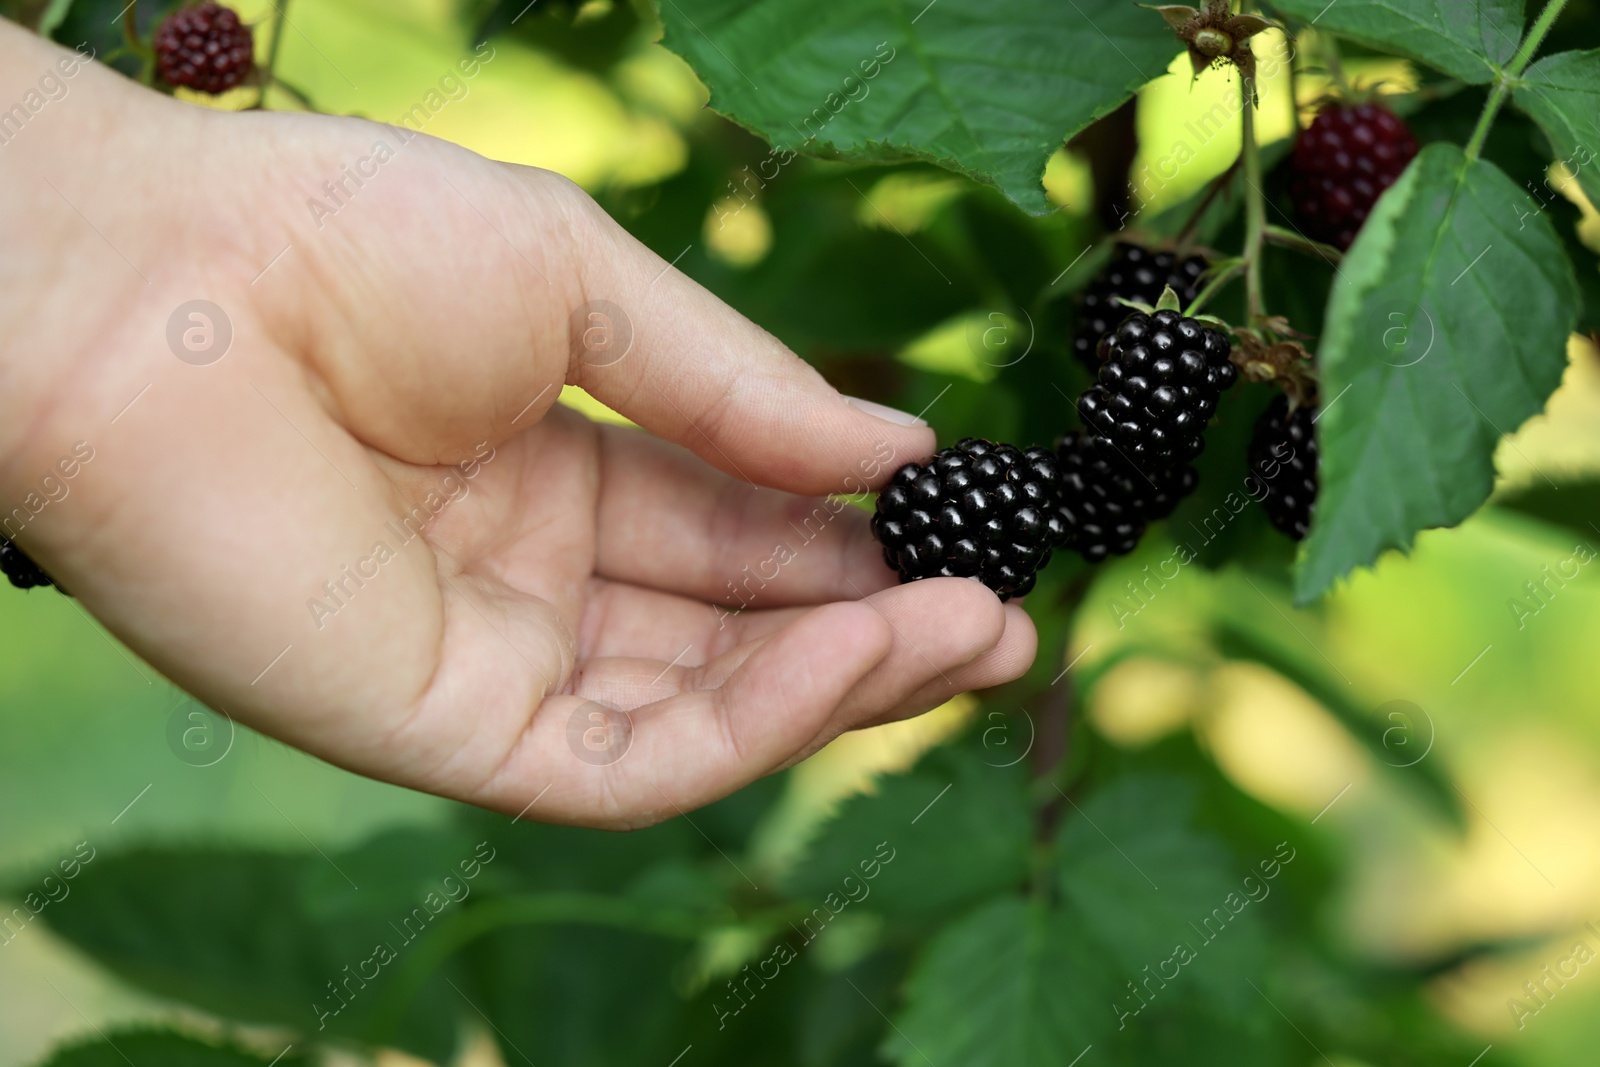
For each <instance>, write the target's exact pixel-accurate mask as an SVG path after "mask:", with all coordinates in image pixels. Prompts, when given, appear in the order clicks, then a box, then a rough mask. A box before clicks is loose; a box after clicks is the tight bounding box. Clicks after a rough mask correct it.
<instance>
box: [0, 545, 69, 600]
mask: <svg viewBox="0 0 1600 1067" xmlns="http://www.w3.org/2000/svg"><path fill="white" fill-rule="evenodd" d="M0 573H3V574H4V575H5V576H6V580H7V581H9V582H10V583H11V584H12V585H14V586H16V587H17V588H18V589H33V588H36V587H38V586H45V585H55V583H54V582H52V581H51V580H50V576H49V575H48V574H46V573H45V572H44V571H42V570H40V569H39V565H38V564H37V563H35V562H34V561H33V560H32V558H30V557H29V555H28V554H27V553H26V552H24V551H22V549H20V548H18V547H17V546H16V545H15V544H13V543H12V542H11V540H10V539H9V538H6V537H0ZM62 592H66V590H65V589H63V590H62Z"/></svg>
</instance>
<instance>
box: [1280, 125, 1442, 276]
mask: <svg viewBox="0 0 1600 1067" xmlns="http://www.w3.org/2000/svg"><path fill="white" fill-rule="evenodd" d="M1416 154H1417V139H1416V138H1415V137H1413V136H1412V134H1411V130H1410V129H1409V128H1408V127H1407V126H1406V124H1405V123H1404V122H1402V121H1400V119H1398V118H1397V117H1395V114H1394V113H1393V112H1392V111H1388V110H1386V109H1384V108H1381V107H1378V106H1377V105H1376V104H1356V105H1355V106H1353V107H1349V106H1343V105H1335V106H1332V107H1326V108H1323V109H1322V111H1320V112H1319V113H1318V114H1317V117H1316V118H1315V119H1313V120H1312V122H1311V125H1310V126H1309V127H1307V128H1306V129H1305V130H1304V131H1303V132H1302V133H1301V134H1300V138H1299V140H1297V141H1296V142H1295V145H1294V153H1293V154H1292V155H1291V156H1290V157H1289V197H1290V199H1292V200H1293V201H1294V211H1295V218H1296V221H1297V222H1298V223H1299V225H1300V228H1301V229H1302V230H1304V231H1305V234H1306V236H1307V237H1311V238H1314V239H1315V240H1318V241H1322V242H1325V243H1326V244H1330V245H1334V246H1336V247H1338V248H1349V247H1350V243H1351V242H1352V241H1354V240H1355V239H1356V231H1357V230H1359V229H1361V224H1362V223H1363V222H1366V221H1367V215H1368V213H1369V212H1371V211H1372V205H1373V204H1375V203H1377V202H1378V197H1379V196H1380V195H1382V193H1383V191H1384V190H1385V189H1387V188H1389V186H1391V185H1393V184H1394V183H1395V179H1397V178H1399V177H1400V173H1401V172H1402V171H1403V170H1405V169H1406V164H1408V163H1410V162H1411V159H1412V157H1413V156H1415V155H1416Z"/></svg>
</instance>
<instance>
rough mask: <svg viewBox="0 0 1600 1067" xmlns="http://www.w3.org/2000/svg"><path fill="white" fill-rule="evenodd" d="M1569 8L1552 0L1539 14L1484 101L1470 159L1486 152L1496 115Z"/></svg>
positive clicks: (1470, 143)
mask: <svg viewBox="0 0 1600 1067" xmlns="http://www.w3.org/2000/svg"><path fill="white" fill-rule="evenodd" d="M1566 6H1567V0H1550V2H1549V3H1548V4H1546V5H1545V6H1544V10H1543V11H1541V12H1539V18H1538V20H1537V21H1535V22H1534V24H1533V25H1532V26H1531V27H1530V28H1529V29H1528V35H1527V36H1526V37H1524V38H1523V39H1522V46H1521V47H1520V48H1518V49H1517V54H1516V55H1514V56H1512V57H1511V62H1510V63H1509V64H1507V65H1506V68H1505V69H1504V70H1502V71H1501V72H1500V73H1499V75H1497V76H1496V78H1495V80H1494V89H1493V90H1492V91H1490V93H1489V99H1488V100H1487V101H1485V102H1484V105H1483V114H1481V115H1479V116H1478V124H1477V126H1475V127H1473V130H1472V137H1471V138H1470V139H1469V140H1468V141H1467V148H1466V153H1467V158H1468V159H1469V160H1470V159H1477V158H1478V153H1479V152H1482V151H1483V143H1484V141H1486V140H1488V137H1489V127H1490V126H1492V125H1494V119H1495V116H1496V115H1498V114H1499V113H1500V108H1501V107H1502V106H1503V105H1504V104H1505V102H1506V97H1508V96H1510V95H1511V87H1512V85H1514V84H1515V83H1516V81H1517V79H1518V78H1520V77H1522V72H1523V71H1525V70H1527V69H1528V64H1529V63H1531V62H1533V54H1534V53H1535V52H1537V51H1538V50H1539V46H1540V45H1541V44H1543V43H1544V38H1545V34H1547V33H1549V32H1550V27H1551V26H1553V25H1555V21H1556V19H1557V17H1559V16H1560V14H1561V9H1562V8H1564V7H1566Z"/></svg>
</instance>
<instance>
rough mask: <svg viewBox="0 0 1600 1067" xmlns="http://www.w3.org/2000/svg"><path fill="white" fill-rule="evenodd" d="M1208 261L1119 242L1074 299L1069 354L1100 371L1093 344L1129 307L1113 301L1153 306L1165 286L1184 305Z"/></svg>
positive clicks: (1197, 288) (1197, 287) (1196, 288)
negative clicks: (1075, 320) (1075, 313)
mask: <svg viewBox="0 0 1600 1067" xmlns="http://www.w3.org/2000/svg"><path fill="white" fill-rule="evenodd" d="M1206 266H1207V263H1206V261H1205V258H1204V257H1203V256H1189V257H1187V258H1186V259H1182V260H1180V259H1179V258H1178V257H1177V256H1176V255H1174V254H1173V253H1171V252H1158V251H1154V250H1152V249H1149V248H1145V247H1144V246H1143V245H1136V244H1132V243H1130V242H1128V241H1118V242H1117V245H1116V247H1115V248H1114V249H1113V250H1112V252H1111V262H1110V263H1108V264H1106V268H1105V270H1104V271H1102V272H1101V274H1100V276H1099V277H1098V278H1096V279H1095V280H1094V281H1093V282H1092V283H1090V285H1089V287H1088V288H1086V289H1085V290H1084V291H1083V296H1082V297H1081V298H1080V299H1079V301H1078V328H1077V331H1076V332H1075V333H1074V334H1073V337H1072V354H1073V356H1074V357H1076V358H1077V360H1078V362H1079V363H1082V364H1083V365H1084V367H1085V368H1086V369H1087V370H1088V371H1089V373H1090V374H1093V373H1095V372H1096V371H1098V370H1099V369H1100V355H1099V352H1098V351H1097V346H1098V345H1099V344H1100V338H1102V337H1104V336H1105V335H1106V334H1107V333H1109V332H1110V331H1111V329H1112V328H1113V327H1114V326H1116V324H1117V323H1119V322H1121V321H1122V319H1123V318H1124V317H1125V316H1126V315H1127V314H1128V312H1129V310H1130V309H1129V308H1128V307H1127V306H1126V305H1124V304H1121V303H1119V302H1118V300H1119V299H1120V300H1132V301H1134V302H1136V303H1140V304H1150V305H1154V304H1155V302H1156V301H1157V300H1160V299H1161V293H1162V291H1163V290H1165V289H1166V288H1167V287H1169V286H1170V287H1171V288H1172V291H1173V292H1175V293H1177V294H1178V301H1179V303H1181V304H1184V305H1187V304H1188V303H1189V302H1190V301H1191V300H1193V299H1194V298H1195V296H1196V295H1198V293H1199V291H1200V275H1202V274H1204V273H1205V269H1206Z"/></svg>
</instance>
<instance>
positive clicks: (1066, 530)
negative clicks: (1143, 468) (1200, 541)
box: [1056, 430, 1199, 563]
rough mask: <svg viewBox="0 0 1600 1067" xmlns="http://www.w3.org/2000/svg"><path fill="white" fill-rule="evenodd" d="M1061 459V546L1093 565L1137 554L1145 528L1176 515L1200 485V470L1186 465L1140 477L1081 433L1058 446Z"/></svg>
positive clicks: (1106, 449)
mask: <svg viewBox="0 0 1600 1067" xmlns="http://www.w3.org/2000/svg"><path fill="white" fill-rule="evenodd" d="M1056 458H1057V460H1058V461H1059V463H1060V467H1061V500H1060V503H1059V504H1058V505H1057V506H1056V514H1057V517H1058V518H1059V520H1060V526H1061V530H1062V533H1061V538H1060V540H1059V542H1058V543H1059V544H1060V545H1061V547H1063V548H1070V549H1072V550H1073V551H1074V552H1077V553H1078V554H1079V555H1081V556H1083V558H1084V559H1086V560H1088V561H1089V562H1090V563H1098V562H1100V561H1101V560H1103V559H1105V558H1106V557H1107V556H1121V555H1126V554H1127V553H1129V552H1132V551H1133V549H1134V547H1135V546H1136V545H1137V544H1138V543H1139V538H1140V537H1142V536H1143V535H1144V530H1145V525H1146V524H1147V523H1150V522H1154V521H1156V520H1157V519H1164V518H1166V517H1167V516H1168V515H1171V514H1172V512H1173V509H1175V508H1176V507H1177V506H1178V502H1179V501H1180V500H1182V499H1183V498H1184V497H1186V496H1188V495H1189V494H1190V493H1192V492H1194V489H1195V486H1196V485H1198V484H1199V474H1198V472H1196V471H1195V469H1194V468H1193V467H1191V466H1189V465H1188V464H1187V463H1184V464H1179V465H1178V466H1176V467H1168V468H1166V469H1164V470H1158V471H1154V472H1151V473H1150V474H1149V475H1148V476H1146V475H1144V474H1141V473H1140V472H1139V471H1136V470H1134V469H1133V468H1132V467H1130V466H1129V465H1128V464H1127V463H1125V462H1123V460H1122V459H1121V458H1120V457H1118V456H1117V454H1116V453H1115V452H1113V451H1111V450H1110V449H1108V448H1106V447H1105V445H1104V442H1099V441H1096V440H1095V439H1094V438H1093V437H1092V436H1091V435H1089V434H1087V433H1084V432H1083V431H1081V430H1078V431H1074V432H1072V433H1069V434H1066V435H1065V436H1063V437H1062V438H1061V440H1059V441H1058V442H1056Z"/></svg>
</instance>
